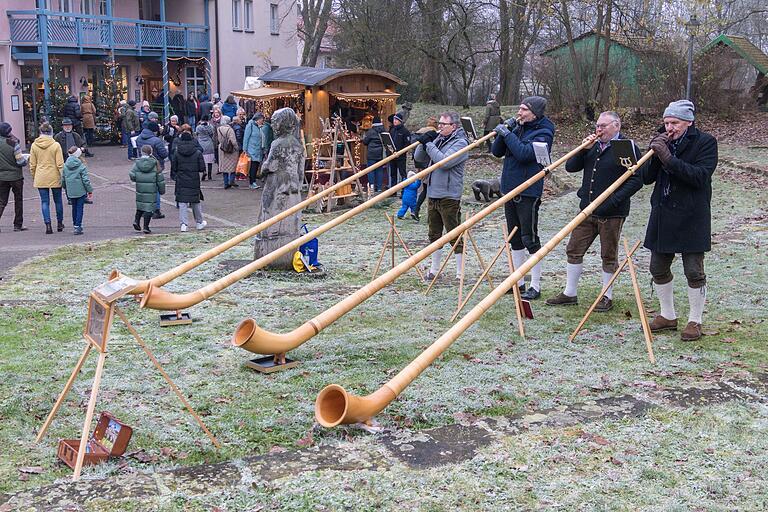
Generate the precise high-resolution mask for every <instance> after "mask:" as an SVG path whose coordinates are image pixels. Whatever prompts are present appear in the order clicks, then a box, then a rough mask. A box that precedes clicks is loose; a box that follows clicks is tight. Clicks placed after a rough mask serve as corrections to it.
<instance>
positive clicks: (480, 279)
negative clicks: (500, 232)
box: [451, 226, 517, 322]
mask: <svg viewBox="0 0 768 512" xmlns="http://www.w3.org/2000/svg"><path fill="white" fill-rule="evenodd" d="M516 231H517V226H515V228H514V229H513V230H512V233H510V235H509V236H507V230H506V227H504V238H503V239H502V244H501V246H500V247H499V250H498V251H496V254H495V255H494V256H493V258H492V259H491V262H490V263H489V264H488V266H487V267H486V268H485V270H484V271H483V273H482V274H480V277H478V278H477V281H476V282H475V284H474V286H472V289H471V290H470V291H469V293H468V294H467V297H466V298H465V299H464V301H463V302H462V303H461V304H459V307H458V309H456V312H455V313H454V314H453V316H452V317H451V322H453V321H454V320H456V317H458V316H459V313H461V310H462V309H464V306H466V305H467V302H469V299H470V298H472V295H474V293H475V291H477V289H478V288H479V287H480V284H481V283H482V282H483V279H485V276H486V275H488V273H490V271H491V269H492V268H493V266H494V265H495V264H496V261H497V260H498V259H499V257H500V256H501V253H503V252H504V247H505V246H506V245H507V244H508V243H509V240H510V239H511V238H512V236H513V235H514V234H515V232H516ZM515 302H517V297H515ZM516 307H517V306H516Z"/></svg>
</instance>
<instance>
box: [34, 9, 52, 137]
mask: <svg viewBox="0 0 768 512" xmlns="http://www.w3.org/2000/svg"><path fill="white" fill-rule="evenodd" d="M37 8H38V13H40V11H41V10H42V14H38V15H37V28H38V34H39V37H40V53H41V54H42V61H43V62H42V64H43V98H44V99H43V112H44V113H45V117H46V121H49V122H50V117H51V82H50V80H51V76H50V69H49V68H48V66H50V63H49V62H48V11H47V10H45V9H46V8H45V2H42V1H38V2H37Z"/></svg>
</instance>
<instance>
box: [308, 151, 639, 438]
mask: <svg viewBox="0 0 768 512" xmlns="http://www.w3.org/2000/svg"><path fill="white" fill-rule="evenodd" d="M652 155H653V150H651V151H648V152H647V153H646V154H645V155H643V157H642V158H641V159H640V160H639V161H638V162H637V164H635V165H633V166H632V167H630V168H629V169H628V170H627V171H626V172H625V173H624V174H623V175H621V176H620V177H619V178H618V179H617V180H616V181H615V182H614V183H613V184H611V186H610V187H608V188H607V189H606V190H605V191H604V192H603V193H602V194H600V195H599V196H597V197H596V198H595V200H594V201H593V202H592V203H590V204H589V206H587V207H586V208H584V209H583V210H582V211H581V212H579V214H578V215H576V217H574V218H573V220H571V221H570V222H569V223H568V224H566V225H565V227H563V228H562V229H561V230H560V231H559V232H558V233H557V234H556V235H555V236H554V237H553V238H552V239H551V240H549V241H548V242H547V243H546V244H545V245H544V246H543V247H542V248H541V249H539V250H538V251H536V253H535V254H533V255H531V256H530V257H529V258H528V260H526V262H525V263H523V264H522V265H521V266H520V268H518V269H517V270H515V271H514V272H513V273H512V274H511V275H510V276H509V277H507V278H506V279H505V280H504V281H503V282H502V283H501V284H500V285H499V286H497V287H496V288H495V289H494V290H493V291H491V292H490V293H489V294H488V295H487V296H486V297H485V298H484V299H483V300H482V301H480V303H479V304H477V305H476V306H475V307H474V308H472V309H471V310H470V311H469V312H468V313H467V314H466V316H464V317H463V318H462V319H461V320H459V321H458V322H456V323H455V324H454V325H453V326H452V327H451V328H450V329H448V330H447V331H446V332H445V333H443V335H442V336H440V337H439V338H438V339H437V340H436V341H435V342H434V343H432V345H430V346H429V347H427V349H426V350H425V351H424V352H422V353H421V354H420V355H419V356H418V357H417V358H416V359H414V360H413V361H412V362H411V363H410V364H409V365H408V366H406V367H405V368H403V369H402V370H401V371H400V373H398V374H397V375H395V377H394V378H392V379H391V380H390V381H389V382H387V383H386V384H384V385H383V386H382V387H381V388H379V389H378V390H377V391H375V392H374V393H372V394H370V395H367V396H363V397H359V396H355V395H353V394H351V393H349V392H348V391H347V390H345V389H344V388H343V387H342V386H339V385H338V384H330V385H328V386H326V387H324V388H323V389H322V390H321V391H320V393H319V394H318V395H317V399H316V400H315V418H316V419H317V421H318V422H319V423H320V424H321V425H322V426H324V427H329V428H330V427H335V426H336V425H339V424H342V423H357V422H368V421H370V420H371V418H373V417H374V416H375V415H377V414H378V413H379V412H381V411H382V410H384V408H385V407H386V406H387V405H389V403H390V402H392V400H394V399H395V398H397V396H398V395H399V394H400V393H402V391H403V390H404V389H405V388H406V387H407V386H408V385H409V384H410V383H411V382H413V380H414V379H416V377H418V376H419V375H420V374H421V372H423V371H424V370H425V369H426V368H427V366H429V365H430V364H432V362H433V361H434V360H435V359H437V358H438V357H439V356H440V355H441V354H442V353H443V352H444V351H445V350H446V349H447V348H448V347H450V346H451V344H452V343H453V342H454V341H456V339H457V338H458V337H459V336H461V334H462V333H463V332H464V331H466V330H467V329H468V328H469V327H470V326H471V325H472V324H473V323H475V322H476V321H477V320H478V319H479V318H480V317H481V316H483V314H484V313H485V312H486V311H487V310H488V309H489V308H490V307H491V306H493V305H494V304H495V303H496V302H497V301H498V300H499V299H500V298H501V297H503V296H504V294H506V293H507V291H508V290H509V289H510V288H511V287H512V286H517V281H518V280H519V279H520V278H521V277H522V276H524V275H525V274H527V273H528V271H529V270H531V269H532V268H533V267H534V265H536V264H537V263H538V262H539V261H541V259H542V258H544V256H546V255H547V254H548V253H549V252H551V251H552V250H553V249H554V248H555V247H557V245H558V244H559V243H560V242H561V241H562V240H563V238H565V237H566V236H568V234H569V233H570V232H571V231H573V230H574V229H575V228H576V226H578V225H579V224H581V223H582V222H584V220H585V219H587V218H588V217H589V216H590V215H591V214H592V212H594V211H595V209H596V208H597V207H598V206H600V204H601V203H602V202H603V201H605V200H606V199H607V198H608V197H609V196H610V195H611V194H612V193H613V192H614V191H615V190H616V189H617V188H619V186H621V184H622V183H624V182H625V181H627V180H628V179H629V178H630V177H631V176H632V175H633V174H634V173H635V171H636V170H637V169H638V168H639V167H640V166H641V165H643V164H644V163H645V162H646V161H647V160H648V159H649V158H651V156H652Z"/></svg>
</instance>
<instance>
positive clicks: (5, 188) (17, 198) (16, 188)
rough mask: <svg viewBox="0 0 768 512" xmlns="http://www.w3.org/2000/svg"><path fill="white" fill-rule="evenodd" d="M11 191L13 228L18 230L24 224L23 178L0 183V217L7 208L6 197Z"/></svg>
mask: <svg viewBox="0 0 768 512" xmlns="http://www.w3.org/2000/svg"><path fill="white" fill-rule="evenodd" d="M11 191H13V210H14V217H13V227H14V228H20V227H21V226H22V225H23V224H24V197H23V194H24V178H22V179H20V180H15V181H0V217H2V216H3V211H5V207H6V206H8V196H9V195H10V193H11Z"/></svg>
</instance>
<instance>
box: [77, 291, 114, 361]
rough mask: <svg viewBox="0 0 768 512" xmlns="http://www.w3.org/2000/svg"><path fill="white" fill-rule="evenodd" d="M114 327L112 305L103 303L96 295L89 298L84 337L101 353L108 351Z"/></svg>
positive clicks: (93, 294) (92, 294)
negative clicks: (107, 344) (110, 335)
mask: <svg viewBox="0 0 768 512" xmlns="http://www.w3.org/2000/svg"><path fill="white" fill-rule="evenodd" d="M111 326H112V304H111V303H110V302H106V301H102V300H101V299H100V298H99V297H98V296H97V295H96V294H95V293H91V294H90V295H89V296H88V319H87V320H86V322H85V330H84V332H83V336H84V337H85V339H87V340H88V341H89V342H91V343H92V344H93V346H94V347H96V348H98V349H99V351H100V352H103V351H104V350H105V349H106V341H107V339H108V338H109V328H110V327H111Z"/></svg>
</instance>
